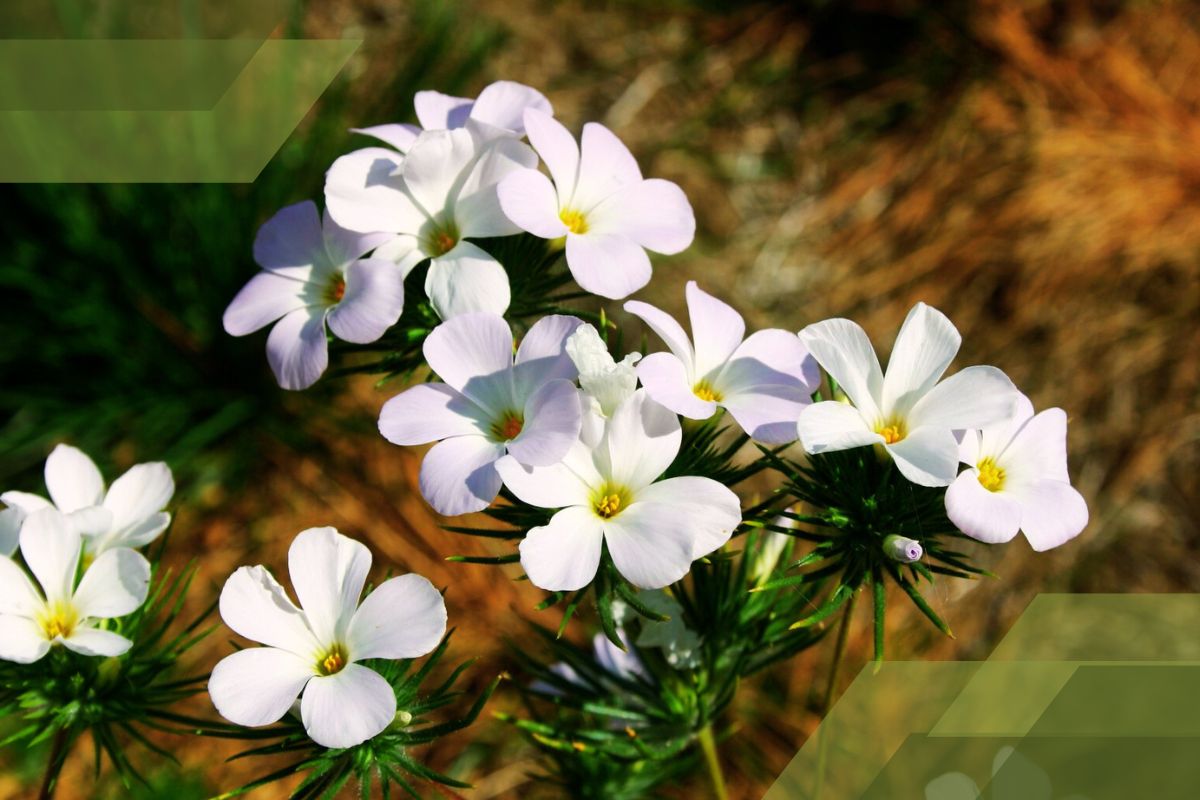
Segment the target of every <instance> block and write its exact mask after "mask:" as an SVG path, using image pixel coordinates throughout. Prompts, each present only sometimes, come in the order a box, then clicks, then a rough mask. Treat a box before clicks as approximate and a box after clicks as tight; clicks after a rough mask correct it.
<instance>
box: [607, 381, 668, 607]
mask: <svg viewBox="0 0 1200 800" xmlns="http://www.w3.org/2000/svg"><path fill="white" fill-rule="evenodd" d="M682 440H683V431H682V430H681V428H680V426H679V418H678V417H677V416H675V413H674V412H673V411H671V410H669V409H667V408H666V407H665V406H663V405H661V404H659V403H657V402H655V401H654V400H653V399H652V398H651V397H650V396H649V395H648V394H646V392H645V391H639V392H636V393H635V394H634V395H633V397H631V398H629V399H628V400H626V401H625V402H624V403H622V404H621V405H620V406H619V407H618V408H617V410H616V411H615V412H614V413H613V415H612V417H610V418H609V420H608V426H607V428H606V429H605V431H604V441H603V442H601V444H600V447H599V448H598V452H597V455H596V458H597V466H598V467H599V469H600V472H601V474H604V475H606V477H608V478H610V479H611V480H612V481H613V482H614V483H615V484H617V485H618V486H620V487H622V488H625V489H628V490H630V491H632V492H634V493H636V492H637V491H638V490H639V489H641V488H642V487H644V486H649V485H650V484H651V483H653V482H654V481H655V480H657V479H658V477H659V476H660V475H662V474H663V472H665V471H666V469H667V467H669V466H671V462H672V461H674V460H675V456H676V455H677V454H678V453H679V446H680V444H681V442H682ZM655 588H657V587H655Z"/></svg>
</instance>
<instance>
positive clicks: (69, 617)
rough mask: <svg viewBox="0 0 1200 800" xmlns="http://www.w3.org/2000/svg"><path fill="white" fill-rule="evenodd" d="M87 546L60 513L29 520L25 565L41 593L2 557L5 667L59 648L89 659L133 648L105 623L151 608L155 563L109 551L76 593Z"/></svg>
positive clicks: (0, 617) (0, 635)
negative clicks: (103, 623)
mask: <svg viewBox="0 0 1200 800" xmlns="http://www.w3.org/2000/svg"><path fill="white" fill-rule="evenodd" d="M82 546H83V543H82V541H81V540H80V537H79V533H78V532H77V531H76V530H75V529H74V527H73V526H72V525H71V524H70V523H69V522H68V521H67V518H66V517H65V516H64V515H63V514H62V513H60V512H59V511H58V510H57V509H54V508H43V509H42V510H40V511H34V512H33V513H31V514H30V515H29V516H28V517H26V519H25V523H24V525H22V527H21V557H22V558H23V559H24V560H25V563H26V565H28V567H29V569H30V571H31V572H32V573H33V576H34V577H35V578H36V579H37V582H38V584H39V585H40V586H41V592H39V591H38V590H37V589H36V588H35V587H34V585H33V583H32V582H31V581H30V580H29V578H28V577H27V576H26V575H25V571H24V570H22V569H21V568H20V567H19V566H17V564H16V562H14V561H13V560H12V559H11V558H8V557H7V556H0V659H4V660H6V661H16V662H18V663H21V664H29V663H32V662H34V661H37V660H38V659H40V658H41V657H42V656H44V655H46V653H47V652H49V651H50V648H51V646H53V645H56V644H61V645H63V646H64V647H66V648H67V649H68V650H73V651H75V652H76V653H81V654H83V655H85V656H119V655H121V654H122V653H124V652H125V651H126V650H128V649H129V648H130V647H131V646H132V645H133V643H132V642H130V641H129V640H128V639H126V638H125V637H124V636H121V635H119V634H117V633H114V632H112V631H109V630H104V629H103V628H100V627H97V623H98V622H99V621H100V620H105V619H115V618H117V617H123V616H125V615H127V614H132V613H133V612H134V611H136V610H137V609H138V608H139V607H140V606H141V605H142V603H144V602H145V600H146V592H147V590H148V588H149V583H150V563H149V562H148V561H146V559H145V558H143V557H142V555H141V554H140V553H138V552H136V551H134V550H130V549H128V548H124V547H120V548H115V549H111V550H106V551H105V552H103V553H101V554H100V555H99V556H98V557H97V558H96V560H95V561H93V562H92V564H91V566H89V567H88V568H87V569H86V570H85V571H84V573H83V577H82V578H81V579H80V581H79V584H78V585H76V584H75V574H76V572H77V570H78V569H79V556H80V552H81V550H82Z"/></svg>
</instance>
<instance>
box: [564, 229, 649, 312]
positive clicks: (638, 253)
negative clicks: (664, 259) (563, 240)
mask: <svg viewBox="0 0 1200 800" xmlns="http://www.w3.org/2000/svg"><path fill="white" fill-rule="evenodd" d="M567 267H568V268H569V269H570V270H571V276H572V277H574V278H575V282H576V283H578V284H579V286H580V287H581V288H582V289H583V290H584V291H587V292H591V293H592V294H596V295H600V296H601V297H607V298H608V299H609V300H620V299H622V298H624V297H628V296H629V295H631V294H633V293H634V292H636V291H637V290H638V289H641V288H642V287H643V286H645V285H646V284H647V283H649V282H650V275H651V272H652V270H651V268H650V257H649V256H647V255H646V251H645V250H643V249H642V247H641V245H639V244H638V243H637V242H635V241H633V240H632V239H630V238H628V237H626V236H622V235H620V234H612V233H585V234H574V233H571V234H568V235H567Z"/></svg>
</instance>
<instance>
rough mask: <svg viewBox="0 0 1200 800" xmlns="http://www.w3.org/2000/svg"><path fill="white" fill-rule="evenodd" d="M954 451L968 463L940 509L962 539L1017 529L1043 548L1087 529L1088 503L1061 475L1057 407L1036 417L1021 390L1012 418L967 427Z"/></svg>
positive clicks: (1063, 447)
mask: <svg viewBox="0 0 1200 800" xmlns="http://www.w3.org/2000/svg"><path fill="white" fill-rule="evenodd" d="M960 455H961V458H962V461H963V463H965V464H968V465H970V468H969V469H967V470H964V471H963V472H962V474H960V475H959V476H958V478H956V479H955V481H954V483H952V484H951V485H950V488H949V489H947V490H946V514H947V516H949V517H950V521H951V522H953V523H954V524H955V525H957V526H958V527H959V529H961V530H962V532H963V533H965V534H967V535H968V536H970V537H972V538H975V539H978V540H980V541H981V542H989V543H992V544H996V543H1000V542H1007V541H1010V540H1011V539H1012V538H1013V537H1014V536H1016V535H1017V531H1018V529H1019V530H1021V531H1024V533H1025V538H1026V539H1028V540H1029V544H1030V545H1031V546H1032V547H1033V549H1034V550H1038V551H1042V550H1049V549H1050V548H1052V547H1058V546H1059V545H1060V544H1063V543H1064V542H1067V541H1069V540H1070V539H1073V538H1074V537H1075V536H1077V535H1078V534H1079V533H1080V531H1082V530H1083V529H1084V527H1086V526H1087V521H1088V508H1087V503H1086V502H1085V501H1084V499H1083V496H1082V495H1081V494H1079V492H1077V491H1076V490H1075V489H1074V488H1073V487H1072V486H1071V483H1070V478H1069V477H1068V476H1067V415H1066V412H1064V411H1063V410H1062V409H1061V408H1050V409H1047V410H1045V411H1043V412H1041V413H1040V414H1037V415H1036V416H1035V415H1034V413H1033V404H1032V403H1030V402H1029V400H1028V398H1026V397H1024V396H1023V395H1022V396H1021V397H1020V400H1019V402H1018V404H1017V413H1016V416H1015V417H1014V418H1013V419H1012V420H1011V421H1008V422H1002V423H1000V424H997V425H994V426H990V427H987V428H984V429H983V430H982V431H968V432H967V434H966V436H965V437H964V439H963V443H962V446H961V448H960Z"/></svg>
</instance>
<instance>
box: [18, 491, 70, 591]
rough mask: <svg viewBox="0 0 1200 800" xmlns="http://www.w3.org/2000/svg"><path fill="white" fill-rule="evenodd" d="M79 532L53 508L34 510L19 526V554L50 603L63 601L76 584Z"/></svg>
mask: <svg viewBox="0 0 1200 800" xmlns="http://www.w3.org/2000/svg"><path fill="white" fill-rule="evenodd" d="M80 548H81V542H80V538H79V534H78V533H77V532H76V531H75V529H74V528H73V527H71V525H70V523H69V522H68V521H67V518H66V517H64V516H63V515H62V514H61V513H59V512H58V511H57V510H55V509H52V508H47V509H43V510H41V511H35V512H34V513H32V514H30V515H29V516H28V517H26V518H25V524H23V525H22V526H21V556H22V557H23V558H24V559H25V564H26V565H27V566H28V567H29V571H30V572H32V573H33V576H34V577H35V578H37V581H38V583H39V584H41V586H42V592H43V593H44V594H45V596H46V601H47V602H49V603H52V604H53V603H55V602H65V601H67V600H69V599H70V598H71V593H72V589H73V588H74V586H75V569H76V567H77V566H78V565H79V551H80Z"/></svg>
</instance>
